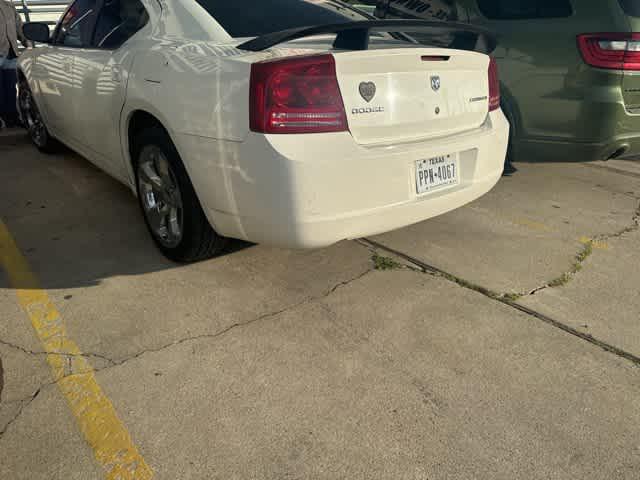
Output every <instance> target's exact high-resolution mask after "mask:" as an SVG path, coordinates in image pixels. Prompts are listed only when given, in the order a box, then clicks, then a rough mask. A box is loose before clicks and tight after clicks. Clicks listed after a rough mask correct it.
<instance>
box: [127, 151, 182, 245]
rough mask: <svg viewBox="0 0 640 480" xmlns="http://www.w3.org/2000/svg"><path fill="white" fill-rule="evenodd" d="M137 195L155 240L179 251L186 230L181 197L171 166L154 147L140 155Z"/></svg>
mask: <svg viewBox="0 0 640 480" xmlns="http://www.w3.org/2000/svg"><path fill="white" fill-rule="evenodd" d="M138 192H139V195H140V200H141V203H142V207H143V210H144V214H145V216H146V219H147V222H148V224H149V228H150V229H151V231H152V233H153V234H154V236H155V237H156V239H157V240H158V241H159V242H160V243H161V244H162V245H163V246H165V247H167V248H173V247H176V246H177V245H178V244H179V243H180V241H181V240H182V235H183V229H184V215H183V213H184V212H183V206H182V195H181V192H180V187H179V185H178V182H177V180H176V176H175V174H174V172H173V169H172V167H171V164H170V163H169V161H168V160H167V157H166V156H165V154H164V153H163V152H162V150H161V149H160V148H159V147H157V146H155V145H147V146H146V147H144V148H143V150H142V152H141V153H140V157H139V162H138Z"/></svg>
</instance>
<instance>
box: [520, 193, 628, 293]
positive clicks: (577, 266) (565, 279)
mask: <svg viewBox="0 0 640 480" xmlns="http://www.w3.org/2000/svg"><path fill="white" fill-rule="evenodd" d="M639 229H640V204H638V207H637V208H636V211H635V213H634V215H633V217H632V218H631V223H630V224H629V225H628V226H626V227H624V228H622V229H620V230H618V231H617V232H613V233H604V234H601V235H596V236H594V237H591V238H590V239H589V241H588V242H586V243H585V244H584V246H583V248H582V249H581V250H580V251H579V252H578V253H577V254H576V256H575V257H574V261H573V263H572V264H571V267H570V268H569V270H567V271H566V272H563V273H562V274H561V275H559V276H558V277H556V278H554V279H552V280H550V281H548V282H545V283H544V284H543V285H541V286H539V287H536V288H534V289H533V290H531V291H529V292H526V293H517V294H514V295H516V296H517V298H516V299H519V298H521V297H526V296H530V295H535V294H536V293H538V292H541V291H543V290H546V289H547V288H556V287H561V286H565V285H567V284H568V283H569V282H570V281H571V280H572V279H573V278H574V277H575V276H576V275H577V274H578V273H579V272H580V271H581V270H582V266H583V264H584V262H585V261H586V260H587V259H588V258H589V257H590V256H591V255H592V254H593V248H594V245H597V244H598V243H602V242H606V241H607V240H611V239H615V238H621V237H623V236H624V235H627V234H629V233H632V232H635V231H638V230H639Z"/></svg>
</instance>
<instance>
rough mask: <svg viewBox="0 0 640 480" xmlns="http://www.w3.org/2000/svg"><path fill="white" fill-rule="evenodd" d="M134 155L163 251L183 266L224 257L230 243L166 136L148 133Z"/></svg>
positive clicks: (146, 213) (141, 197)
mask: <svg viewBox="0 0 640 480" xmlns="http://www.w3.org/2000/svg"><path fill="white" fill-rule="evenodd" d="M132 153H133V159H134V162H135V164H134V167H135V169H136V184H137V191H138V201H139V204H140V209H141V211H142V215H143V217H144V219H145V223H146V225H147V228H148V230H149V233H150V234H151V236H152V238H153V240H154V242H155V243H156V245H157V246H158V248H159V249H160V251H161V252H162V253H163V254H164V255H165V256H166V257H167V258H169V259H170V260H173V261H175V262H181V263H190V262H197V261H200V260H205V259H207V258H211V257H214V256H216V255H218V254H220V253H221V252H222V251H223V250H224V248H225V247H226V245H227V243H228V239H227V238H225V237H223V236H221V235H218V233H216V231H215V230H214V229H213V228H212V227H211V225H210V224H209V221H208V220H207V217H206V216H205V214H204V211H203V210H202V206H201V205H200V201H199V200H198V197H197V195H196V192H195V190H194V188H193V185H192V184H191V180H190V179H189V175H188V174H187V171H186V169H185V168H184V164H183V163H182V160H181V159H180V156H179V155H178V152H177V150H176V148H175V146H174V145H173V143H172V142H171V140H170V139H169V137H168V135H167V133H166V132H165V131H164V130H162V129H160V128H157V127H155V128H149V129H146V130H143V131H142V132H140V133H139V134H137V136H136V138H135V139H134V142H133V152H132Z"/></svg>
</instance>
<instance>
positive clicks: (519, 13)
mask: <svg viewBox="0 0 640 480" xmlns="http://www.w3.org/2000/svg"><path fill="white" fill-rule="evenodd" d="M478 7H480V11H481V12H482V14H483V15H484V16H485V17H487V18H490V19H492V20H525V19H535V18H558V17H570V16H571V15H572V14H573V8H572V7H571V3H569V0H478Z"/></svg>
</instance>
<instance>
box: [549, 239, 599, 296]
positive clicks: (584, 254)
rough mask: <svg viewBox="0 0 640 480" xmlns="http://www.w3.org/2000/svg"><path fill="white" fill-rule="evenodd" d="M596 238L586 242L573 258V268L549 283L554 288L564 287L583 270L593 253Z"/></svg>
mask: <svg viewBox="0 0 640 480" xmlns="http://www.w3.org/2000/svg"><path fill="white" fill-rule="evenodd" d="M594 242H595V240H594V239H590V240H589V241H588V242H585V244H584V247H583V248H582V250H580V251H579V252H578V253H577V254H576V256H575V257H574V259H573V263H572V264H571V268H570V269H569V271H568V272H564V273H563V274H562V275H560V276H559V277H557V278H554V279H553V280H551V281H550V282H549V283H548V284H547V285H548V286H549V287H552V288H556V287H562V286H564V285H566V284H567V283H569V282H570V281H571V278H572V277H573V276H574V275H575V274H576V273H578V272H579V271H581V270H582V264H583V263H584V262H585V260H586V259H587V258H589V257H590V256H591V255H592V254H593V243H594Z"/></svg>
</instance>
